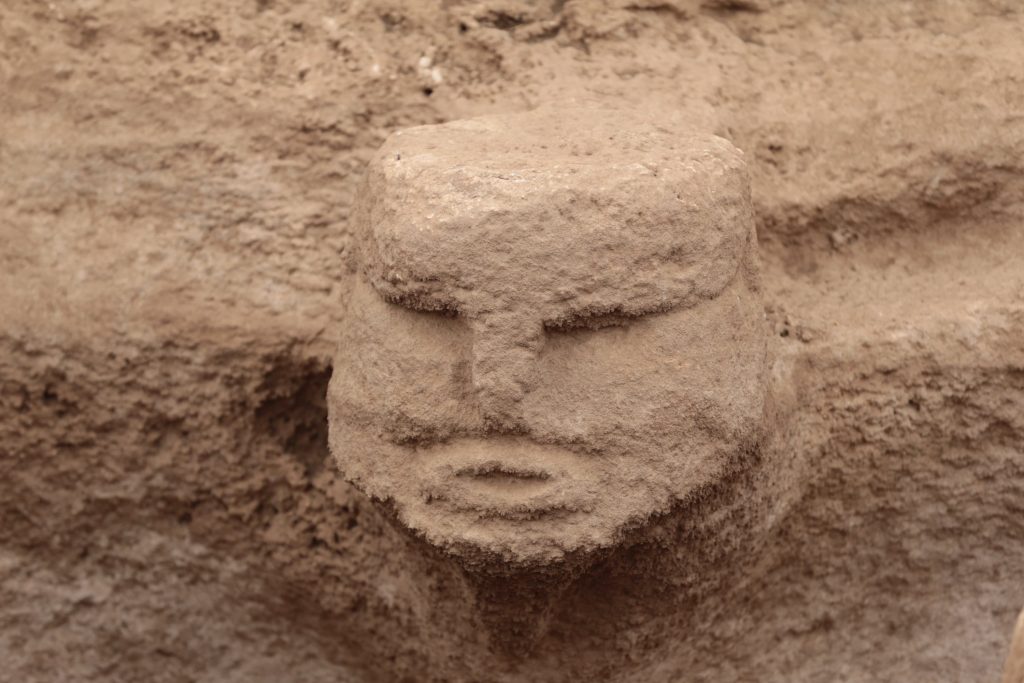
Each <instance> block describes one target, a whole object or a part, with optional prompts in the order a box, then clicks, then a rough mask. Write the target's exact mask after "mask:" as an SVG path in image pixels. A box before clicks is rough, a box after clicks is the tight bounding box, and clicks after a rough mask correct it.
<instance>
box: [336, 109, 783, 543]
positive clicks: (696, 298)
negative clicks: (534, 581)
mask: <svg viewBox="0 0 1024 683" xmlns="http://www.w3.org/2000/svg"><path fill="white" fill-rule="evenodd" d="M670 126H671V122H665V123H663V124H661V125H659V124H657V123H652V122H649V121H645V120H643V119H642V118H640V117H637V116H635V115H633V114H629V113H628V112H626V111H619V110H612V109H607V110H601V109H597V110H595V109H571V108H570V109H566V108H549V109H543V110H538V111H535V112H531V113H528V114H520V115H512V116H499V117H490V118H482V119H473V120H468V121H458V122H454V123H451V124H445V125H441V126H426V127H421V128H414V129H410V130H404V131H399V132H397V133H395V134H394V135H393V136H392V137H391V138H389V140H388V141H387V142H386V143H385V144H384V146H383V147H382V148H381V150H380V152H379V153H378V154H377V155H376V156H375V157H374V160H373V161H372V162H371V164H370V169H369V172H368V178H367V183H366V185H365V186H364V189H363V195H362V202H361V204H360V209H359V212H358V214H357V230H358V235H357V240H358V243H359V245H360V255H361V274H360V279H359V283H358V284H357V285H356V286H355V289H354V292H353V294H352V296H351V298H350V300H349V303H348V314H347V315H348V317H347V320H348V321H349V323H348V325H347V326H346V329H345V331H344V332H343V334H342V338H341V342H340V345H339V350H338V353H337V355H336V357H335V366H334V367H335V371H334V377H333V379H332V384H331V390H330V401H329V405H330V411H331V412H330V414H331V442H332V448H333V452H334V454H335V457H336V458H337V461H338V464H339V465H340V466H341V468H342V471H343V472H344V473H345V474H346V476H347V477H349V478H350V479H351V480H353V481H354V482H355V483H356V484H357V485H358V486H359V487H360V488H362V489H363V490H365V491H367V492H368V493H369V494H371V495H372V496H374V497H375V498H378V499H381V500H388V501H391V502H393V503H394V505H395V507H396V509H397V512H398V515H399V517H400V518H401V519H402V521H403V522H405V523H406V524H408V525H409V526H410V527H412V528H413V529H415V530H417V531H419V532H420V533H422V534H423V535H424V536H425V537H426V538H427V539H428V540H430V541H431V542H433V543H435V544H437V545H440V546H443V547H445V548H448V549H451V550H455V551H458V552H469V551H485V552H487V553H491V554H494V555H497V556H501V557H504V558H505V559H509V560H512V561H513V562H516V563H522V562H538V561H548V562H549V561H552V560H555V559H559V558H561V557H562V556H563V555H564V554H566V553H569V552H573V551H577V550H594V549H596V548H601V547H607V546H610V545H612V544H613V543H615V542H616V541H617V540H618V539H619V538H620V537H621V533H622V530H623V529H624V528H626V527H635V526H637V525H639V524H642V523H643V522H645V521H646V520H647V519H648V518H649V517H650V516H651V515H653V514H655V513H664V512H666V511H668V510H669V508H670V507H671V506H672V505H673V504H674V503H675V502H678V501H681V500H685V499H686V498H688V497H689V496H691V495H692V494H693V493H694V492H695V491H697V490H699V489H701V488H702V487H706V486H708V485H709V484H710V483H712V482H714V481H715V480H716V479H717V478H719V477H721V476H723V474H724V473H725V472H728V471H729V470H730V469H731V464H732V463H733V461H735V460H736V459H737V458H738V457H740V455H741V454H742V453H744V452H747V451H749V450H751V449H756V448H757V443H758V440H759V438H760V436H761V432H762V430H761V423H762V413H763V411H764V396H765V390H766V381H767V380H766V364H767V356H766V337H767V334H768V330H767V327H766V325H765V322H764V312H763V308H762V304H761V298H760V286H759V275H758V272H757V268H758V266H757V253H756V238H755V236H754V224H753V216H752V212H751V206H750V193H749V188H748V183H747V178H746V174H745V169H744V164H743V158H742V154H741V153H740V152H739V151H738V150H737V149H736V148H735V147H733V146H732V145H731V144H730V143H729V142H727V141H726V140H724V139H722V138H719V137H716V136H714V135H711V134H709V133H706V132H702V131H700V130H695V129H692V128H689V127H687V126H686V125H685V124H677V126H678V127H675V128H673V127H670Z"/></svg>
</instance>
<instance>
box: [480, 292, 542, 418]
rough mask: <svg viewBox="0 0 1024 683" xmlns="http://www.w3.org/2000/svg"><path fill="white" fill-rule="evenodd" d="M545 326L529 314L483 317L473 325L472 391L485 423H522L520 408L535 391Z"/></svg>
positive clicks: (503, 314) (518, 313) (501, 314)
mask: <svg viewBox="0 0 1024 683" xmlns="http://www.w3.org/2000/svg"><path fill="white" fill-rule="evenodd" d="M543 344H544V325H543V323H542V321H541V320H540V319H539V318H536V317H531V316H530V314H529V312H514V313H500V314H492V315H487V316H481V317H480V318H479V319H477V320H476V321H474V324H473V387H474V389H475V390H476V394H477V400H478V401H479V402H480V408H481V410H482V412H483V416H484V419H485V421H486V422H487V423H488V424H489V425H490V426H494V427H514V426H516V425H518V424H519V422H520V404H521V402H522V400H523V397H524V396H525V395H526V393H527V392H528V391H529V390H530V389H531V388H532V385H533V382H534V378H535V374H536V363H537V354H538V353H539V352H540V349H541V347H542V346H543Z"/></svg>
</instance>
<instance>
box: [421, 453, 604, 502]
mask: <svg viewBox="0 0 1024 683" xmlns="http://www.w3.org/2000/svg"><path fill="white" fill-rule="evenodd" d="M416 457H417V464H418V468H419V472H420V475H421V477H422V479H421V481H422V493H423V495H424V497H425V498H426V499H427V500H428V501H430V502H433V503H439V504H444V505H445V506H447V507H449V508H450V509H452V510H454V511H460V512H466V513H472V514H476V515H477V516H480V517H488V516H502V517H508V516H520V517H532V516H537V515H542V514H546V513H550V512H553V511H555V510H560V511H568V512H572V511H582V510H585V509H586V508H587V507H588V505H587V501H588V499H589V498H590V497H591V496H590V495H588V493H589V492H590V491H592V490H593V487H592V486H590V485H589V484H590V482H592V481H593V475H594V472H593V470H594V468H593V465H592V464H591V463H589V462H588V459H587V458H583V457H581V456H580V455H578V454H576V453H573V452H572V451H568V450H566V449H564V448H560V447H557V446H549V445H545V444H538V443H536V442H534V441H531V440H529V439H524V438H518V437H516V438H513V437H495V438H493V439H479V438H465V439H458V440H455V441H452V442H448V443H445V444H440V445H437V446H432V447H430V448H427V449H423V450H421V451H418V452H417V455H416Z"/></svg>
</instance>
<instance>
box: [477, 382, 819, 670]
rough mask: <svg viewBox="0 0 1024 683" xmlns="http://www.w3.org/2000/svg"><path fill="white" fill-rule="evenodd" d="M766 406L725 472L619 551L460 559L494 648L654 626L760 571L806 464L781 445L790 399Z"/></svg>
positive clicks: (695, 611) (698, 609)
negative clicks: (545, 561)
mask: <svg viewBox="0 0 1024 683" xmlns="http://www.w3.org/2000/svg"><path fill="white" fill-rule="evenodd" d="M768 405H769V408H767V409H766V415H765V425H766V428H765V429H764V431H763V432H762V434H761V435H760V437H759V438H758V439H757V440H756V442H754V443H751V444H749V445H748V447H747V448H745V449H744V450H743V451H742V452H740V453H738V454H737V457H736V458H735V459H734V462H733V465H732V467H731V469H730V472H729V474H728V476H726V477H724V478H723V479H721V480H720V481H718V482H717V483H715V484H714V485H712V486H708V487H706V488H704V489H702V490H699V491H697V492H695V493H694V494H693V495H691V496H690V497H689V498H688V499H686V500H684V501H681V502H680V503H678V504H677V505H676V506H675V507H674V508H673V509H672V510H671V511H669V512H668V513H666V514H663V515H661V516H658V517H656V518H654V519H652V520H649V521H648V523H647V524H645V525H643V526H642V527H637V528H635V529H632V530H626V531H625V532H624V533H623V537H624V540H623V541H622V543H620V544H619V545H617V546H616V547H614V548H611V549H607V550H603V551H598V552H593V553H588V554H581V555H578V556H570V557H567V558H564V559H563V560H561V561H559V562H557V563H554V564H549V565H543V566H517V565H510V564H509V563H507V562H503V561H501V560H498V559H495V560H493V561H491V562H486V561H474V562H472V563H466V562H465V560H464V559H459V560H457V561H458V562H459V563H460V564H462V572H463V574H464V576H465V577H466V579H467V581H468V583H469V585H470V586H471V589H472V591H473V593H474V594H475V595H476V604H475V612H476V615H475V616H476V618H478V619H480V621H481V622H482V623H483V624H484V625H485V626H486V628H487V629H488V631H489V633H490V640H491V642H492V645H493V647H494V649H495V650H496V651H497V652H501V653H504V654H505V655H507V656H509V657H511V658H513V659H515V658H518V657H521V656H522V655H524V654H526V653H530V652H534V651H535V650H537V649H538V648H540V649H544V648H547V647H554V645H553V643H556V642H558V641H561V640H565V641H572V643H573V647H579V645H578V644H579V643H580V642H585V640H586V639H587V638H592V639H593V642H605V643H607V642H609V641H608V640H607V638H608V637H609V636H613V635H614V634H615V633H617V632H620V631H621V630H622V629H623V628H627V627H631V628H633V627H636V626H637V625H638V624H642V625H643V628H644V629H646V630H648V631H650V632H654V631H656V630H657V629H656V627H655V626H654V625H655V624H656V623H657V622H658V621H659V619H672V620H675V621H678V620H679V619H684V620H686V619H687V618H688V617H687V615H693V619H699V616H698V615H699V614H700V613H702V612H703V613H705V614H707V613H708V611H709V610H712V611H713V609H714V607H713V605H710V604H706V603H707V601H706V600H705V598H706V596H709V595H716V594H721V593H722V592H723V590H722V589H723V586H726V585H730V584H732V585H738V584H740V583H742V582H744V581H745V580H746V579H748V578H749V577H750V576H751V575H752V574H753V572H755V571H756V563H757V561H758V557H759V556H760V546H761V545H763V543H764V542H765V541H764V539H767V538H770V537H771V533H770V531H771V528H772V527H773V526H774V525H775V524H776V523H777V521H778V520H779V519H780V518H781V517H782V516H783V514H784V512H785V508H786V507H787V506H788V505H789V504H790V502H791V501H792V500H793V497H794V495H795V492H794V481H796V480H797V479H798V472H799V470H800V469H801V468H802V467H803V464H802V463H801V462H798V461H797V460H796V459H795V458H794V456H793V455H792V454H791V452H790V451H789V449H786V448H784V447H783V446H782V444H783V443H784V441H785V437H784V432H785V429H784V424H785V423H786V422H788V420H786V415H788V413H789V411H790V406H791V401H789V400H780V397H778V396H775V397H774V400H772V401H769V402H768ZM633 630H636V629H635V628H633Z"/></svg>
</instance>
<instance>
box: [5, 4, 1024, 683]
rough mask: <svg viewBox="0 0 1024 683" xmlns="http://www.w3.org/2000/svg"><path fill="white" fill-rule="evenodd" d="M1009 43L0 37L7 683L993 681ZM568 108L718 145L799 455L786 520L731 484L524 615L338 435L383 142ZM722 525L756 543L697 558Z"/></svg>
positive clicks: (978, 8)
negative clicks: (742, 184)
mask: <svg viewBox="0 0 1024 683" xmlns="http://www.w3.org/2000/svg"><path fill="white" fill-rule="evenodd" d="M1022 30H1024V16H1022V13H1021V7H1020V6H1019V3H1018V2H1016V1H1015V0H959V1H944V2H909V3H908V2H901V3H893V2H890V1H888V0H884V1H883V0H865V1H863V2H857V3H824V2H820V1H817V0H813V1H810V0H809V1H806V2H804V1H800V0H796V1H793V2H779V1H776V0H759V1H758V2H742V3H737V2H697V1H696V0H694V1H690V0H671V1H669V2H649V1H643V0H641V1H638V0H567V1H566V2H564V3H561V2H551V3H545V2H537V3H519V2H505V1H498V0H489V1H487V2H482V3H461V2H451V3H430V2H419V1H416V2H413V1H411V0H408V1H405V0H381V1H379V2H345V1H342V2H338V1H336V0H310V1H309V2H303V3H284V2H277V1H275V0H259V1H256V0H254V1H253V2H243V3H238V2H226V1H225V0H208V1H205V2H197V1H196V0H180V1H177V2H166V1H164V0H154V1H152V2H146V3H139V2H128V1H127V0H110V1H109V2H103V3H96V2H87V1H85V0H54V1H53V2H47V3H38V2H35V1H34V0H8V1H6V2H3V3H0V93H2V95H0V661H2V662H3V666H2V667H0V680H2V681H4V683H6V682H7V681H12V682H15V681H16V682H18V683H22V682H23V681H32V682H35V681H40V682H41V681H47V682H48V681H52V680H76V681H78V680H80V681H138V680H147V681H158V682H162V681H174V682H178V681H190V680H191V681H235V680H238V681H247V682H248V681H268V682H269V681H274V682H275V683H276V682H278V681H282V680H300V681H339V680H351V681H373V680H383V681H396V680H397V681H403V680H406V681H420V680H437V681H442V680H443V681H460V680H461V681H473V680H481V679H489V680H499V681H522V680H530V681H568V680H614V681H629V680H635V681H645V682H647V681H659V680H674V679H680V678H685V679H687V680H693V681H721V680H740V681H746V680H757V681H780V682H781V681H786V682H787V683H788V682H790V681H801V682H804V681H806V682H810V681H832V680H836V679H840V680H847V681H899V682H902V681H908V680H912V681H917V680H959V681H970V682H974V681H979V682H980V681H992V680H998V678H999V676H1000V672H1001V670H1002V667H1003V665H1004V662H1005V659H1006V653H1007V646H1008V642H1007V639H1008V636H1009V634H1010V632H1011V631H1012V630H1013V624H1014V620H1015V619H1016V616H1017V614H1018V613H1019V611H1020V608H1021V606H1022V605H1024V509H1022V506H1021V500H1022V493H1021V489H1022V485H1021V479H1022V476H1024V475H1022V466H1021V453H1022V452H1024V424H1022V422H1021V415H1022V414H1024V408H1022V405H1024V378H1022V370H1021V368H1022V367H1024V353H1022V351H1021V341H1020V340H1021V339H1022V338H1024V267H1022V263H1021V254H1024V232H1022V222H1024V166H1022V163H1021V160H1022V159H1024V118H1022V117H1021V116H1020V111H1021V108H1022V106H1024V100H1022V95H1021V93H1022V88H1021V81H1020V65H1021V63H1022V62H1024V45H1022V43H1021V40H1020V36H1021V33H1022ZM575 95H579V96H581V97H590V98H600V99H607V100H612V101H614V102H617V103H620V104H621V103H628V104H629V105H630V106H631V108H633V109H635V110H636V111H639V112H651V114H652V116H654V115H657V117H658V118H665V116H666V112H670V111H675V110H679V109H684V108H686V109H688V110H689V109H691V108H692V109H693V110H695V111H696V110H701V111H707V112H710V114H709V116H708V119H709V122H710V123H709V125H710V126H711V129H713V130H714V131H715V132H716V133H717V134H719V135H721V136H722V137H725V138H727V139H728V140H729V141H730V142H731V143H732V144H733V145H734V146H735V147H737V148H738V149H740V150H742V151H743V153H744V158H745V160H746V166H747V169H748V172H749V174H750V177H751V189H752V192H751V195H752V201H753V206H754V212H755V220H756V222H757V229H758V240H759V242H760V244H761V249H762V265H763V267H762V272H763V286H764V295H763V296H764V300H765V304H766V309H767V311H768V315H769V323H770V325H771V326H772V329H773V331H774V335H773V339H774V342H773V344H774V347H775V348H774V349H773V352H774V357H775V359H776V360H775V362H774V365H773V366H772V373H773V374H779V375H781V376H789V377H791V378H792V379H793V386H794V390H793V392H792V397H791V398H786V399H785V401H782V403H783V404H785V405H786V406H788V405H789V404H790V402H792V403H793V404H795V409H794V410H793V412H792V414H793V415H794V416H795V419H794V420H793V421H792V422H789V423H788V425H789V426H788V427H787V433H785V434H782V435H781V436H782V437H785V438H786V439H791V441H790V443H793V444H794V445H795V448H794V450H793V451H792V452H793V453H799V454H800V455H801V458H799V459H796V458H795V459H794V460H793V461H792V462H789V463H779V464H780V465H782V464H786V465H787V467H788V469H786V468H782V467H779V471H788V472H790V475H791V476H787V477H786V479H785V480H783V481H789V482H792V483H791V485H789V486H788V487H783V486H782V482H781V481H776V482H773V484H772V486H773V487H778V488H776V490H775V492H774V493H773V498H772V500H769V501H767V502H765V505H767V503H771V504H772V507H773V509H781V510H782V514H779V515H761V514H757V513H758V512H759V508H757V507H756V506H755V507H751V501H749V500H746V501H745V502H744V505H742V506H739V507H736V506H735V505H732V504H730V499H732V500H735V499H736V496H737V495H738V494H739V493H741V492H743V491H746V490H765V489H764V488H763V487H758V486H757V485H756V484H757V483H758V482H749V483H750V486H746V483H745V482H743V481H742V478H738V477H737V478H734V479H732V480H728V481H723V482H721V483H720V484H719V487H718V489H717V490H716V491H708V492H707V494H706V495H705V497H704V498H702V499H701V500H695V501H692V502H691V503H690V505H691V506H692V507H691V508H690V509H689V510H686V509H683V510H679V511H677V512H676V513H674V514H672V515H667V516H666V517H665V518H663V520H662V523H661V524H654V525H652V526H651V527H650V528H649V529H647V530H646V531H645V533H644V534H643V535H641V536H637V537H633V538H630V539H626V543H624V544H622V545H619V546H617V547H616V548H614V549H607V550H603V551H597V552H595V553H594V554H593V557H592V559H591V560H590V562H589V565H588V566H587V567H586V568H583V567H582V566H579V567H577V568H575V569H574V571H576V572H577V573H576V574H575V575H574V576H573V577H572V580H570V581H566V580H565V579H564V576H563V574H561V573H560V572H559V573H554V574H552V573H546V572H545V571H542V570H540V569H537V570H535V572H536V576H535V578H536V580H535V581H533V582H532V583H531V582H523V581H517V582H516V583H515V585H513V586H512V588H513V589H515V590H514V591H510V590H507V589H508V588H509V582H508V581H503V580H501V577H497V576H494V575H479V574H472V573H470V572H467V571H465V570H464V569H463V568H462V567H460V566H459V565H458V564H457V563H453V562H451V561H450V560H449V559H447V558H446V557H445V556H444V555H443V554H441V553H440V552H438V551H436V550H435V549H433V548H432V546H430V545H428V544H425V543H423V542H422V541H420V540H419V539H418V538H416V537H415V536H413V535H410V534H407V533H406V532H404V531H403V530H402V527H401V525H399V524H395V523H394V521H393V520H392V519H391V518H390V517H389V515H388V514H385V513H384V512H382V509H381V508H380V507H378V506H377V505H376V504H373V503H371V502H370V501H369V500H368V499H367V498H366V497H365V496H364V495H363V494H361V493H360V492H359V491H358V490H357V489H355V488H354V487H352V486H350V485H348V484H346V483H345V482H344V481H343V480H342V478H341V476H340V475H339V474H337V473H336V472H335V471H334V468H333V466H332V465H331V464H330V461H329V459H328V458H329V456H328V453H327V448H326V438H327V435H326V430H325V429H324V426H325V424H326V407H325V404H324V402H323V397H324V394H325V390H326V386H327V381H328V378H329V376H330V374H331V367H330V365H331V364H330V357H331V355H332V353H333V351H334V348H335V346H336V343H337V341H338V339H339V338H340V333H341V330H342V329H343V328H342V327H341V326H340V325H339V323H340V319H341V316H342V308H341V306H340V303H339V302H340V301H341V299H342V297H343V295H346V294H347V292H348V287H349V285H348V283H349V282H352V281H354V280H353V279H352V278H349V277H348V275H347V272H346V263H347V262H348V260H349V258H350V256H352V254H353V249H352V245H353V229H352V228H353V221H352V220H351V216H352V215H353V214H352V212H353V199H354V197H355V196H356V194H357V190H358V187H359V183H360V182H361V178H362V177H363V174H364V172H365V168H366V164H367V163H368V162H369V160H370V159H371V158H372V156H373V154H374V153H375V151H376V150H377V149H378V148H379V147H380V145H381V144H382V143H383V141H384V140H385V139H386V138H387V136H388V135H389V134H390V133H391V132H393V131H395V130H397V129H400V128H405V127H409V126H419V125H424V124H437V123H443V122H446V121H452V120H456V119H465V118H468V117H473V116H477V115H481V114H493V113H509V112H516V111H525V110H528V109H531V108H533V107H535V106H537V105H541V104H543V103H545V102H548V101H553V100H562V99H565V98H568V97H571V96H575ZM694 103H696V104H694ZM691 105H693V106H692V107H691ZM603 331H608V330H603ZM598 332H602V330H598ZM787 409H788V408H787ZM767 490H768V491H771V490H772V488H771V487H769V488H768V489H767ZM779 499H782V501H783V504H782V506H781V507H775V506H776V505H777V502H778V500H779ZM741 500H743V499H741ZM733 509H735V510H737V512H743V513H744V514H748V513H749V514H750V515H751V516H752V518H753V519H756V520H759V525H749V526H748V527H747V528H748V529H749V533H748V534H746V535H745V536H746V538H753V539H755V540H756V541H757V542H756V543H745V542H743V539H744V536H731V537H729V538H730V539H731V541H730V542H729V543H718V544H716V543H715V541H714V539H715V538H722V536H721V535H718V536H716V535H715V534H713V533H710V531H709V529H708V528H701V527H700V526H699V525H693V524H689V523H687V522H686V520H687V519H691V520H692V519H703V520H708V521H710V522H713V523H715V524H718V525H719V526H720V525H721V524H724V523H731V524H732V525H733V526H736V524H738V521H739V520H735V519H734V515H732V513H730V512H729V511H730V510H733ZM760 509H761V510H763V509H764V508H763V507H762V508H760ZM712 510H717V511H718V514H717V516H716V515H715V514H713V513H712ZM688 512H689V513H690V514H688ZM713 528H714V527H713ZM680 538H685V539H688V540H687V543H686V544H684V546H682V547H687V548H690V549H691V550H690V551H689V552H681V551H680V550H679V548H680V547H681V546H680V545H679V544H678V540H679V539H680ZM673 548H675V550H673ZM709 567H713V570H709V569H708V568H709ZM698 568H699V569H700V571H699V572H698V571H697V569H698ZM659 576H660V577H663V579H657V577H659ZM652 577H655V580H652ZM530 586H536V587H538V588H539V590H537V591H534V592H533V593H531V592H530V590H529V588H530ZM510 593H511V594H512V595H510ZM502 603H505V604H504V605H503V604H502ZM517 604H518V605H519V606H520V609H521V608H522V606H523V605H532V606H533V607H535V611H534V614H532V615H526V616H522V615H521V618H520V619H518V621H514V622H512V621H509V614H510V613H509V610H508V609H506V608H507V607H508V605H513V606H514V605H517Z"/></svg>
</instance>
